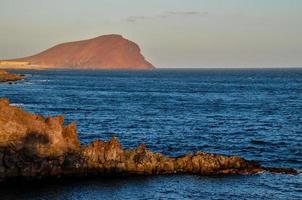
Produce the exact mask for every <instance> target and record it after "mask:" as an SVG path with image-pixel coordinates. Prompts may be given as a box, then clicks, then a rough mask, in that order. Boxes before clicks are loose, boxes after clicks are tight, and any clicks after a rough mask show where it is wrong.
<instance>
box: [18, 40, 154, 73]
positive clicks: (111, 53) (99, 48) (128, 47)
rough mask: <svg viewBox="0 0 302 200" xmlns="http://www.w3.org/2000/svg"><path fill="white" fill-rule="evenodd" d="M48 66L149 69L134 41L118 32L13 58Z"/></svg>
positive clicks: (151, 66)
mask: <svg viewBox="0 0 302 200" xmlns="http://www.w3.org/2000/svg"><path fill="white" fill-rule="evenodd" d="M14 60H15V61H26V62H29V63H30V64H31V65H37V66H42V67H48V68H74V69H153V68H154V67H153V65H152V64H151V63H149V62H148V61H147V60H146V59H145V58H144V56H143V55H142V54H141V51H140V48H139V46H138V45H137V44H135V43H134V42H132V41H130V40H127V39H125V38H123V37H122V36H121V35H103V36H99V37H96V38H93V39H88V40H82V41H75V42H68V43H63V44H59V45H56V46H54V47H52V48H50V49H47V50H46V51H43V52H41V53H38V54H36V55H33V56H29V57H25V58H19V59H14Z"/></svg>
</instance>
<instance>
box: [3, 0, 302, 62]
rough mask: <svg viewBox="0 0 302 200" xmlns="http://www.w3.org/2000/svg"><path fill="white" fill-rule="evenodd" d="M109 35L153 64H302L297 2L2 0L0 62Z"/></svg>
mask: <svg viewBox="0 0 302 200" xmlns="http://www.w3.org/2000/svg"><path fill="white" fill-rule="evenodd" d="M109 33H117V34H121V35H123V36H124V37H126V38H128V39H130V40H133V41H134V42H136V43H138V44H139V45H140V47H141V49H142V52H143V54H144V56H145V57H146V58H147V59H148V60H149V61H150V62H152V63H153V64H154V65H155V66H158V67H280V66H302V0H81V1H80V0H0V59H7V58H15V57H22V56H28V55H32V54H35V53H37V52H39V51H41V50H45V49H46V48H49V47H51V46H53V45H55V44H58V43H62V42H67V41H74V40H81V39H88V38H92V37H96V36H99V35H103V34H109Z"/></svg>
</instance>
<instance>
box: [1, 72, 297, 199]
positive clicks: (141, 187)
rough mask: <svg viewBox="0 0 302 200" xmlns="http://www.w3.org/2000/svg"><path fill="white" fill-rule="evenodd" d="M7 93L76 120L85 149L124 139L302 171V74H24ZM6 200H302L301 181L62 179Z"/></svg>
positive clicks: (4, 195) (23, 188) (22, 103)
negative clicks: (91, 144) (107, 141)
mask: <svg viewBox="0 0 302 200" xmlns="http://www.w3.org/2000/svg"><path fill="white" fill-rule="evenodd" d="M12 72H16V73H22V74H25V75H26V78H25V80H23V81H19V82H16V83H13V84H0V97H6V98H9V99H10V101H11V104H13V105H15V106H19V107H22V108H23V109H25V110H26V111H29V112H33V113H37V114H42V115H44V116H55V115H64V116H65V123H66V124H68V123H70V122H74V121H75V122H76V123H77V127H78V133H79V138H80V141H81V143H82V144H88V143H90V142H91V141H93V140H95V139H101V140H109V139H110V138H111V137H113V136H116V137H118V139H119V141H120V143H121V144H122V145H123V147H124V148H135V147H136V146H138V145H139V144H142V143H144V144H146V145H147V147H148V148H149V149H151V150H153V151H156V152H161V153H164V154H166V155H169V156H179V155H182V154H186V153H189V152H195V151H205V152H210V153H218V154H225V155H238V156H241V157H243V158H245V159H249V160H255V161H258V162H259V163H261V164H262V165H264V166H269V167H289V168H295V169H297V170H299V171H300V172H301V171H302V69H301V68H300V69H298V68H296V69H294V68H292V69H286V68H282V69H281V68H280V69H156V70H152V71H97V70H90V71H88V70H87V71H84V70H40V71H39V70H22V71H12ZM0 199H43V200H44V199H45V200H46V199H59V200H66V199H74V200H78V199H83V200H84V199H228V200H230V199H274V200H275V199H297V200H301V199H302V175H301V174H300V175H285V174H271V173H261V174H256V175H226V176H197V175H164V176H146V177H144V176H138V177H135V176H134V177H127V178H126V177H114V178H98V177H93V178H89V179H74V180H60V179H59V180H54V181H52V182H39V183H20V184H16V185H13V186H11V187H9V188H0Z"/></svg>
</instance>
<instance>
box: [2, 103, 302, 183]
mask: <svg viewBox="0 0 302 200" xmlns="http://www.w3.org/2000/svg"><path fill="white" fill-rule="evenodd" d="M263 171H272V172H278V173H291V174H295V173H297V172H296V171H295V170H293V169H283V168H264V167H262V166H261V165H259V164H258V163H257V162H254V161H247V160H245V159H242V158H240V157H237V156H224V155H216V154H209V153H204V152H197V153H191V154H187V155H184V156H180V157H167V156H164V155H163V154H161V153H154V152H152V151H150V150H148V149H147V148H146V147H145V146H144V145H140V146H139V147H138V148H136V149H123V148H122V146H121V145H120V144H119V142H118V140H117V139H116V138H112V139H111V140H110V141H100V140H97V141H94V142H92V143H91V144H89V145H87V146H81V145H80V142H79V140H78V137H77V130H76V125H75V124H74V123H71V124H69V125H67V126H64V117H63V116H57V117H48V118H44V117H43V116H40V115H35V114H31V113H27V112H25V111H23V110H22V109H21V108H18V107H14V106H11V105H9V100H8V99H0V180H1V181H7V180H15V179H25V180H28V179H29V180H31V179H40V178H47V177H65V176H86V175H87V176H89V175H100V176H110V175H156V174H182V173H186V174H197V175H216V174H255V173H259V172H263Z"/></svg>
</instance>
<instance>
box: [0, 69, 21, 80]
mask: <svg viewBox="0 0 302 200" xmlns="http://www.w3.org/2000/svg"><path fill="white" fill-rule="evenodd" d="M22 79H23V76H22V75H19V74H11V73H8V72H6V71H4V70H0V83H1V82H13V81H19V80H22Z"/></svg>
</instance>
